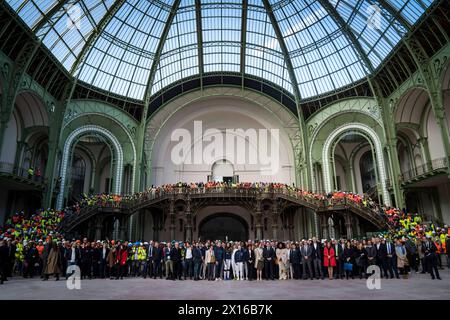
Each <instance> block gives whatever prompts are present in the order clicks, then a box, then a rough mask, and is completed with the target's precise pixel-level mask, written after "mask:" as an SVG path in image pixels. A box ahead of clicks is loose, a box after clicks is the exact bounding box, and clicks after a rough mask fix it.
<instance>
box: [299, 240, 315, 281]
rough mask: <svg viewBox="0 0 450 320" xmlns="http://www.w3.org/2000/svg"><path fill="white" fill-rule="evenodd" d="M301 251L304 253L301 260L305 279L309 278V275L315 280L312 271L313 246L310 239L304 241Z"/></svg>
mask: <svg viewBox="0 0 450 320" xmlns="http://www.w3.org/2000/svg"><path fill="white" fill-rule="evenodd" d="M300 252H301V254H302V257H301V260H302V262H303V279H306V278H308V275H309V277H310V278H311V280H314V277H313V271H312V248H311V246H310V245H309V242H308V241H304V240H303V241H302V247H301V249H300Z"/></svg>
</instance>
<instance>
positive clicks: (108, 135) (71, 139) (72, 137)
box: [56, 125, 123, 210]
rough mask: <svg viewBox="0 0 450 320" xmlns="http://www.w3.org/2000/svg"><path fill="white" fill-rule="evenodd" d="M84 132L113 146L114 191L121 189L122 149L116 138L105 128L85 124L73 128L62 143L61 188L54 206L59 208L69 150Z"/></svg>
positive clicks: (61, 202) (62, 196)
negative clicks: (114, 160)
mask: <svg viewBox="0 0 450 320" xmlns="http://www.w3.org/2000/svg"><path fill="white" fill-rule="evenodd" d="M85 133H98V134H100V135H102V136H104V137H105V138H106V139H108V140H109V141H110V142H111V143H112V144H113V146H114V149H115V152H116V156H117V164H116V175H115V176H116V177H115V186H114V193H115V194H120V193H121V190H122V173H123V149H122V146H121V144H120V143H119V141H118V140H117V138H116V137H115V136H114V135H113V134H112V133H111V132H110V131H109V130H107V129H105V128H102V127H99V126H97V125H86V126H83V127H80V128H78V129H76V130H74V131H73V132H72V133H71V134H70V135H69V136H68V137H67V139H66V142H65V144H64V150H63V155H62V162H61V169H60V177H61V189H60V192H59V194H58V197H57V202H56V208H57V209H58V210H61V209H62V207H63V202H64V192H65V184H66V179H67V166H68V162H69V157H70V152H71V150H72V147H73V144H74V142H75V141H76V139H77V138H79V137H80V136H81V135H83V134H85Z"/></svg>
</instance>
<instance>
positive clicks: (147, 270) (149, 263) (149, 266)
mask: <svg viewBox="0 0 450 320" xmlns="http://www.w3.org/2000/svg"><path fill="white" fill-rule="evenodd" d="M144 246H147V243H144ZM154 251H155V248H154V247H153V241H150V243H149V244H148V249H147V259H146V260H145V264H144V270H143V272H142V273H143V274H144V279H147V275H148V276H149V277H150V278H151V277H152V274H153V252H154Z"/></svg>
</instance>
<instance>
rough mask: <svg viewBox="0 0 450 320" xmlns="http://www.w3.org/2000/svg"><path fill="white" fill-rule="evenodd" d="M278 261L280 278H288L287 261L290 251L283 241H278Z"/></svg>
mask: <svg viewBox="0 0 450 320" xmlns="http://www.w3.org/2000/svg"><path fill="white" fill-rule="evenodd" d="M276 255H277V261H278V274H279V279H280V280H286V279H287V272H286V267H287V261H288V251H287V250H286V248H285V247H284V244H283V243H281V242H280V243H278V248H277V251H276Z"/></svg>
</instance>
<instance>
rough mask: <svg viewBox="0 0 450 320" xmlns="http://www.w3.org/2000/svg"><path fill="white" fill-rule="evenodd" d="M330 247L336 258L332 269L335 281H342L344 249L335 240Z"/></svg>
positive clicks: (343, 274)
mask: <svg viewBox="0 0 450 320" xmlns="http://www.w3.org/2000/svg"><path fill="white" fill-rule="evenodd" d="M332 246H333V248H334V255H335V258H336V268H334V272H335V276H334V278H335V279H344V276H345V271H344V249H345V247H344V246H343V245H341V244H340V243H339V242H338V241H337V240H333V241H332Z"/></svg>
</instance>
